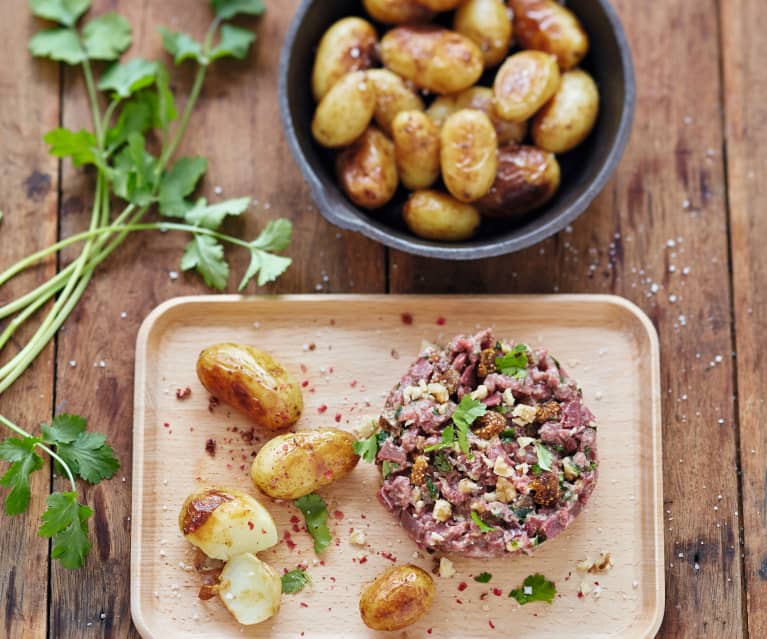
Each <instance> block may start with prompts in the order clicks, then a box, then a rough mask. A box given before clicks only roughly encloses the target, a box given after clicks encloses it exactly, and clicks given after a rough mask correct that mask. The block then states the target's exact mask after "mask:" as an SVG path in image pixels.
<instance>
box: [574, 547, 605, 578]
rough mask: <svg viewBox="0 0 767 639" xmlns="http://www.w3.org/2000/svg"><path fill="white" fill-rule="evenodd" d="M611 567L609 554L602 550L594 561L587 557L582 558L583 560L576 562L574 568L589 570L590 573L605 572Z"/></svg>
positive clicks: (582, 570) (583, 570) (581, 570)
mask: <svg viewBox="0 0 767 639" xmlns="http://www.w3.org/2000/svg"><path fill="white" fill-rule="evenodd" d="M612 567H613V560H612V557H611V556H610V553H609V552H605V551H604V550H603V551H602V552H601V553H600V554H599V559H597V560H596V561H592V560H591V559H590V558H589V559H584V560H583V561H579V562H578V563H577V564H576V568H577V569H578V570H579V571H580V572H590V573H605V572H607V571H609V570H610V568H612Z"/></svg>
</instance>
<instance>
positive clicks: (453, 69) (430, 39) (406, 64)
mask: <svg viewBox="0 0 767 639" xmlns="http://www.w3.org/2000/svg"><path fill="white" fill-rule="evenodd" d="M381 60H382V61H383V63H384V66H386V68H388V69H390V70H391V71H393V72H394V73H397V74H398V75H400V76H402V77H403V78H405V79H406V80H410V81H411V82H413V83H415V84H416V85H417V86H419V87H421V88H424V89H428V90H429V91H432V92H434V93H456V92H457V91H463V89H467V88H468V87H470V86H471V85H473V84H474V83H475V82H476V81H477V80H479V76H480V75H482V69H483V65H482V52H481V51H480V50H479V47H478V46H477V45H476V44H474V43H473V42H472V41H471V40H469V39H468V38H466V37H464V36H462V35H460V34H459V33H455V32H454V31H449V30H448V29H443V28H441V27H437V26H433V25H429V26H411V27H397V28H395V29H392V30H391V31H389V32H388V33H387V34H386V35H385V36H384V37H383V40H381Z"/></svg>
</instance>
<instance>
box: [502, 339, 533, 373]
mask: <svg viewBox="0 0 767 639" xmlns="http://www.w3.org/2000/svg"><path fill="white" fill-rule="evenodd" d="M527 350H528V349H527V344H517V346H515V347H514V348H513V349H512V350H511V352H509V353H506V355H504V356H503V357H496V358H495V366H496V367H497V368H498V370H499V371H501V373H503V374H504V375H508V376H509V377H515V378H517V379H525V377H527V367H528V365H529V364H530V362H529V360H528V359H527Z"/></svg>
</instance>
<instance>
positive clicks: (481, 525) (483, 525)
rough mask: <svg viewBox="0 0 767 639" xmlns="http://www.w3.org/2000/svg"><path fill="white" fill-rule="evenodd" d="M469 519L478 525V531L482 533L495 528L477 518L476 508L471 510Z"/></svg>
mask: <svg viewBox="0 0 767 639" xmlns="http://www.w3.org/2000/svg"><path fill="white" fill-rule="evenodd" d="M471 519H472V521H473V522H474V523H475V524H477V526H479V529H480V531H481V532H483V533H489V532H493V531H494V530H495V528H493V527H492V526H488V525H487V524H486V523H485V522H484V521H482V520H481V519H480V518H479V513H477V511H476V510H472V511H471Z"/></svg>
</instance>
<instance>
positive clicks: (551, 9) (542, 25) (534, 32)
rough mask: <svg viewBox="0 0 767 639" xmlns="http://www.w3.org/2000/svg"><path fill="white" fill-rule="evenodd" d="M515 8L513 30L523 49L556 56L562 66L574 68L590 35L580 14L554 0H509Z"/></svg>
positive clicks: (584, 52) (563, 67)
mask: <svg viewBox="0 0 767 639" xmlns="http://www.w3.org/2000/svg"><path fill="white" fill-rule="evenodd" d="M509 6H510V7H511V8H512V10H513V11H514V34H515V35H516V38H517V42H518V43H519V44H520V45H521V46H522V47H523V48H524V49H536V50H538V51H545V52H546V53H551V54H552V55H555V56H556V57H557V62H558V63H559V66H560V67H561V68H562V69H565V70H567V69H572V68H573V67H574V66H576V65H577V64H578V63H579V62H580V61H581V60H583V58H584V57H585V56H586V54H587V53H588V50H589V38H588V36H587V35H586V32H585V31H584V30H583V26H581V23H580V21H579V20H578V18H576V17H575V14H574V13H573V12H572V11H570V10H569V9H567V8H565V7H563V6H562V5H561V4H559V3H558V2H555V1H554V0H509Z"/></svg>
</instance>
